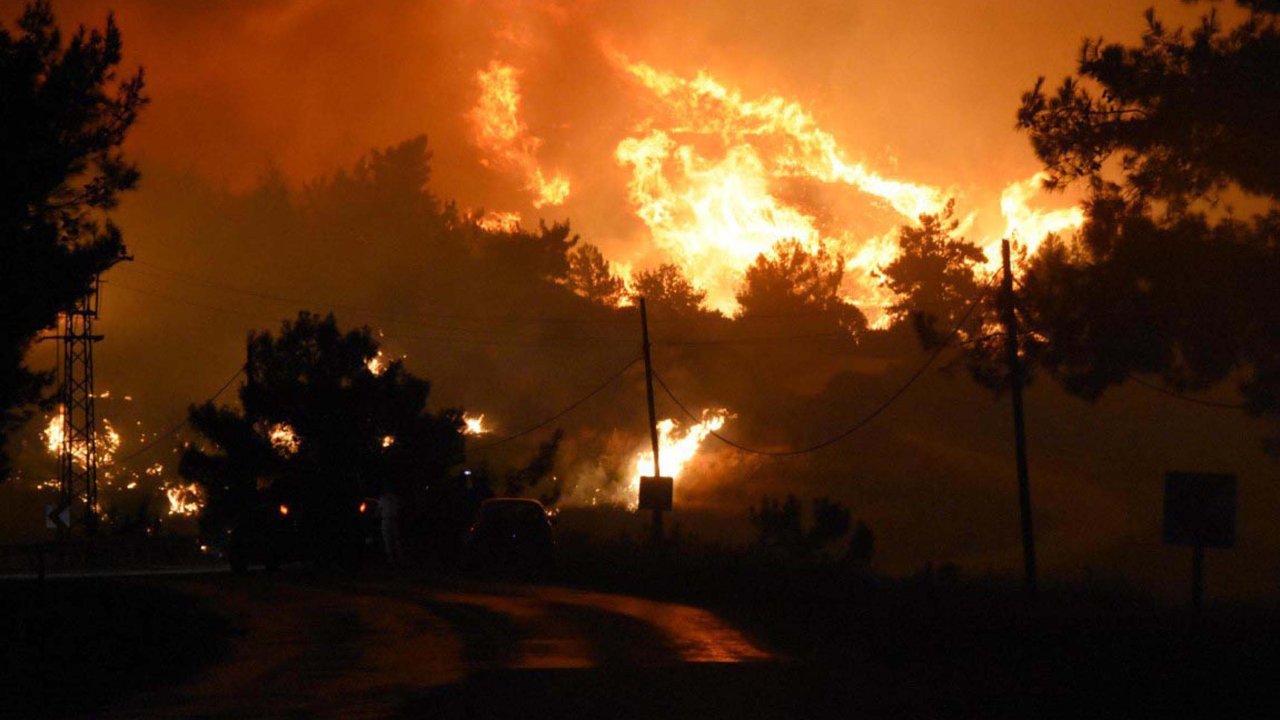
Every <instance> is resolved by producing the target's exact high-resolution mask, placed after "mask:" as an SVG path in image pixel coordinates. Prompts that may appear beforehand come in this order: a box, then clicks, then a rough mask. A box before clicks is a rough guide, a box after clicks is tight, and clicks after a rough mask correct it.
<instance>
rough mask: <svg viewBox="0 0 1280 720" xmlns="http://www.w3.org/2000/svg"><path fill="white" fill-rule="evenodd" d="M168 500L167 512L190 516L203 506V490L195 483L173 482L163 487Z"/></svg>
mask: <svg viewBox="0 0 1280 720" xmlns="http://www.w3.org/2000/svg"><path fill="white" fill-rule="evenodd" d="M162 489H163V490H164V495H165V498H166V499H167V500H168V501H169V514H170V515H180V516H184V517H191V516H193V515H197V514H199V513H200V510H201V509H202V508H203V507H204V491H202V490H201V489H200V486H199V485H197V484H195V483H188V484H182V483H175V484H171V485H165V486H164V487H163V488H162Z"/></svg>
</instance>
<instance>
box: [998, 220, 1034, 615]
mask: <svg viewBox="0 0 1280 720" xmlns="http://www.w3.org/2000/svg"><path fill="white" fill-rule="evenodd" d="M1000 254H1001V256H1002V259H1003V261H1004V276H1003V277H1002V282H1001V293H1000V311H1001V312H1000V314H1001V319H1002V320H1003V323H1004V333H1005V356H1006V359H1007V361H1008V364H1009V389H1010V391H1011V393H1010V394H1011V395H1012V396H1013V442H1014V448H1015V451H1016V454H1017V463H1018V508H1019V510H1020V511H1021V513H1022V559H1023V564H1024V565H1025V568H1026V581H1027V594H1028V595H1030V596H1031V597H1032V598H1035V597H1036V540H1035V533H1034V532H1033V531H1032V526H1031V481H1030V479H1029V478H1028V475H1027V429H1026V420H1025V418H1024V417H1023V410H1022V379H1023V374H1022V359H1021V358H1020V357H1019V354H1018V314H1017V313H1016V312H1015V311H1014V307H1013V298H1014V295H1013V261H1012V260H1011V259H1010V257H1009V240H1008V239H1007V238H1006V239H1004V240H1001V241H1000Z"/></svg>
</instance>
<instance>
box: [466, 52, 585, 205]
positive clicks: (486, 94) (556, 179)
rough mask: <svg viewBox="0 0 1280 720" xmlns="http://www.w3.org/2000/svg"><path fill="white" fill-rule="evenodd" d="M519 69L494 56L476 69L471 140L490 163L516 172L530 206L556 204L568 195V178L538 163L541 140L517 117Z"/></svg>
mask: <svg viewBox="0 0 1280 720" xmlns="http://www.w3.org/2000/svg"><path fill="white" fill-rule="evenodd" d="M519 74H520V73H519V71H518V70H516V69H515V68H514V67H512V66H510V65H506V64H504V63H501V62H498V61H497V60H494V61H493V62H490V63H489V67H488V68H487V69H485V70H481V71H480V72H478V73H476V84H477V85H479V86H480V97H479V99H478V100H477V101H476V106H475V108H474V109H472V111H471V114H470V119H471V123H472V128H473V133H474V141H475V143H476V145H478V146H479V147H480V148H481V149H482V150H484V151H485V153H486V154H487V156H488V157H487V158H486V159H485V160H483V161H482V162H483V163H484V164H485V165H486V166H489V167H495V168H497V169H501V170H505V171H508V172H514V173H518V174H519V175H520V176H521V177H522V178H523V180H524V183H525V189H527V190H529V191H530V192H532V193H533V195H534V199H533V206H534V207H536V208H539V207H542V206H544V205H559V204H561V203H563V202H564V201H565V200H566V199H568V197H569V180H568V179H567V178H565V177H564V176H563V175H561V174H560V173H554V174H552V175H551V176H550V177H548V176H547V175H546V174H544V173H543V171H542V168H541V167H540V166H539V165H538V158H537V154H538V148H539V147H540V146H541V145H542V140H541V139H539V138H537V137H535V136H534V135H532V134H530V133H529V128H528V127H526V126H525V123H524V121H523V120H522V119H521V118H520V78H519Z"/></svg>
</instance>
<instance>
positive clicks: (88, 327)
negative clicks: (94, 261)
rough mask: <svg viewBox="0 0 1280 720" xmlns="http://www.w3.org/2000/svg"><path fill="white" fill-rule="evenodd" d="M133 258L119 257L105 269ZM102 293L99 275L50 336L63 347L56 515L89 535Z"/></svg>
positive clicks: (94, 502) (94, 497)
mask: <svg viewBox="0 0 1280 720" xmlns="http://www.w3.org/2000/svg"><path fill="white" fill-rule="evenodd" d="M132 259H133V258H132V257H131V256H129V255H126V254H121V255H120V256H119V257H118V258H116V259H115V260H113V261H112V262H111V263H110V264H109V265H108V266H107V268H110V267H112V266H113V265H115V264H116V263H118V262H121V261H123V260H132ZM107 268H103V269H104V270H105V269H107ZM100 294H101V293H100V284H99V275H94V277H93V283H92V284H91V285H90V286H89V292H88V293H86V294H85V295H84V296H83V297H81V298H79V299H77V300H76V301H75V302H74V303H73V304H72V305H71V307H70V308H68V309H67V310H66V311H64V312H63V313H62V317H61V321H60V322H61V326H60V327H59V333H58V334H57V335H55V336H53V337H52V338H51V339H55V340H57V341H58V344H59V347H60V348H61V352H60V355H61V357H60V358H59V361H60V366H59V372H60V375H61V384H60V386H59V388H58V396H59V402H60V405H61V407H60V408H59V410H60V412H61V414H62V448H61V452H60V453H59V456H58V461H59V465H58V490H59V493H60V497H59V500H60V504H59V509H58V511H55V513H54V515H57V514H58V512H60V511H61V510H62V509H70V510H71V515H72V517H73V518H74V517H75V516H76V515H79V516H80V518H81V522H82V523H83V526H84V531H85V534H86V535H93V534H94V533H95V532H96V531H97V528H98V433H97V432H96V431H97V428H98V424H97V415H96V414H95V412H94V407H93V401H94V389H93V345H94V343H96V342H98V341H99V340H101V339H102V336H101V335H95V334H94V333H93V322H94V320H97V319H98V300H99V297H100ZM77 505H82V512H80V513H76V511H75V508H76V506H77ZM72 524H73V525H74V520H73V522H72ZM69 533H70V528H63V529H62V534H63V536H64V537H65V536H66V535H68V534H69Z"/></svg>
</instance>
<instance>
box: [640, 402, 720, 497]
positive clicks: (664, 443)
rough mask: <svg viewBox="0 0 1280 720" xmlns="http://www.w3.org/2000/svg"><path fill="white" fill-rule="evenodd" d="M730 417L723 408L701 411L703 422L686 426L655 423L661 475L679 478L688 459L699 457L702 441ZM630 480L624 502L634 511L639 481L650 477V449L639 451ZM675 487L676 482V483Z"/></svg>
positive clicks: (666, 422)
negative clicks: (656, 425) (656, 424)
mask: <svg viewBox="0 0 1280 720" xmlns="http://www.w3.org/2000/svg"><path fill="white" fill-rule="evenodd" d="M730 417H732V415H731V414H730V413H729V411H728V410H725V409H723V408H719V409H713V410H703V411H702V419H701V420H700V421H699V422H696V423H694V424H692V425H689V426H687V427H684V428H681V427H680V424H679V423H678V422H676V421H675V420H672V419H670V418H668V419H666V420H660V421H658V458H659V463H660V469H661V470H662V474H663V475H664V476H667V477H671V478H674V479H676V480H679V479H680V474H681V473H682V472H683V471H684V469H685V467H686V466H687V465H688V464H689V462H690V461H691V460H693V458H694V457H695V456H696V455H697V454H698V448H699V447H701V446H702V441H703V440H706V439H707V437H708V436H709V435H710V434H711V433H713V432H716V431H718V430H719V429H720V428H722V427H724V424H725V422H727V421H728V419H729V418H730ZM631 466H632V471H631V478H630V482H629V483H628V485H627V488H626V493H625V501H626V504H627V506H628V507H632V508H634V506H635V505H636V498H637V496H638V494H639V492H640V478H641V477H642V476H646V475H652V474H653V450H652V449H650V450H642V451H641V452H639V453H637V454H636V456H635V460H634V461H633V462H632V464H631ZM677 484H678V483H677Z"/></svg>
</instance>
